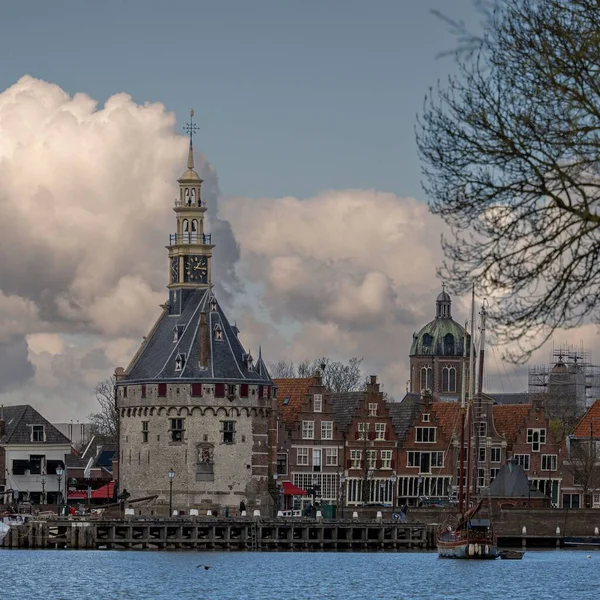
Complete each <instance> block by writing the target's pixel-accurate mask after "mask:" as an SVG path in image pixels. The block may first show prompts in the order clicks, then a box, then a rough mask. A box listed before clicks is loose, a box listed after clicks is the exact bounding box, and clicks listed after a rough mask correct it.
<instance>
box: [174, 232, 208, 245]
mask: <svg viewBox="0 0 600 600" xmlns="http://www.w3.org/2000/svg"><path fill="white" fill-rule="evenodd" d="M173 244H212V234H210V233H196V232H193V233H171V234H170V235H169V245H170V246H172V245H173Z"/></svg>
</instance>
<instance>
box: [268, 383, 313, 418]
mask: <svg viewBox="0 0 600 600" xmlns="http://www.w3.org/2000/svg"><path fill="white" fill-rule="evenodd" d="M273 383H274V384H275V386H276V387H277V407H278V408H279V414H280V415H281V418H282V420H283V422H284V423H285V424H286V425H287V426H288V427H291V426H293V425H294V424H295V423H297V422H298V415H299V414H300V412H302V406H303V405H304V401H305V400H306V397H307V396H308V393H309V390H310V387H311V386H313V385H317V383H316V381H315V379H314V378H313V377H291V378H285V379H274V380H273Z"/></svg>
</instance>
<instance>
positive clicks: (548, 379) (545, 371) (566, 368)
mask: <svg viewBox="0 0 600 600" xmlns="http://www.w3.org/2000/svg"><path fill="white" fill-rule="evenodd" d="M528 384H529V393H530V394H541V393H551V394H552V393H553V394H560V395H569V396H570V397H573V398H574V399H575V402H576V404H577V406H578V407H579V408H581V409H585V408H589V407H590V406H591V405H592V404H593V403H594V400H596V399H597V398H600V367H599V366H598V365H594V364H592V362H591V359H590V354H589V352H588V351H587V350H585V349H583V348H580V349H575V348H574V347H573V346H568V345H564V346H553V347H552V349H551V350H550V357H549V364H548V365H535V366H532V367H530V368H529V373H528Z"/></svg>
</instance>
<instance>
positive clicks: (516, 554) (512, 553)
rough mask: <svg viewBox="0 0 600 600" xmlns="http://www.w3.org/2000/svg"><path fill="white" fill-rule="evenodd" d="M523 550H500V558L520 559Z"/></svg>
mask: <svg viewBox="0 0 600 600" xmlns="http://www.w3.org/2000/svg"><path fill="white" fill-rule="evenodd" d="M523 554H525V552H521V551H520V550H502V551H501V552H500V558H502V559H504V560H521V559H522V558H523Z"/></svg>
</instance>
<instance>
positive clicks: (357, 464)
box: [350, 450, 362, 469]
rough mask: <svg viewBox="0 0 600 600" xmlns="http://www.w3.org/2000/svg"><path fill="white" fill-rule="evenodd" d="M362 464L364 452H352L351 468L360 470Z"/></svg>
mask: <svg viewBox="0 0 600 600" xmlns="http://www.w3.org/2000/svg"><path fill="white" fill-rule="evenodd" d="M361 463H362V450H350V468H351V469H360V468H361Z"/></svg>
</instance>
